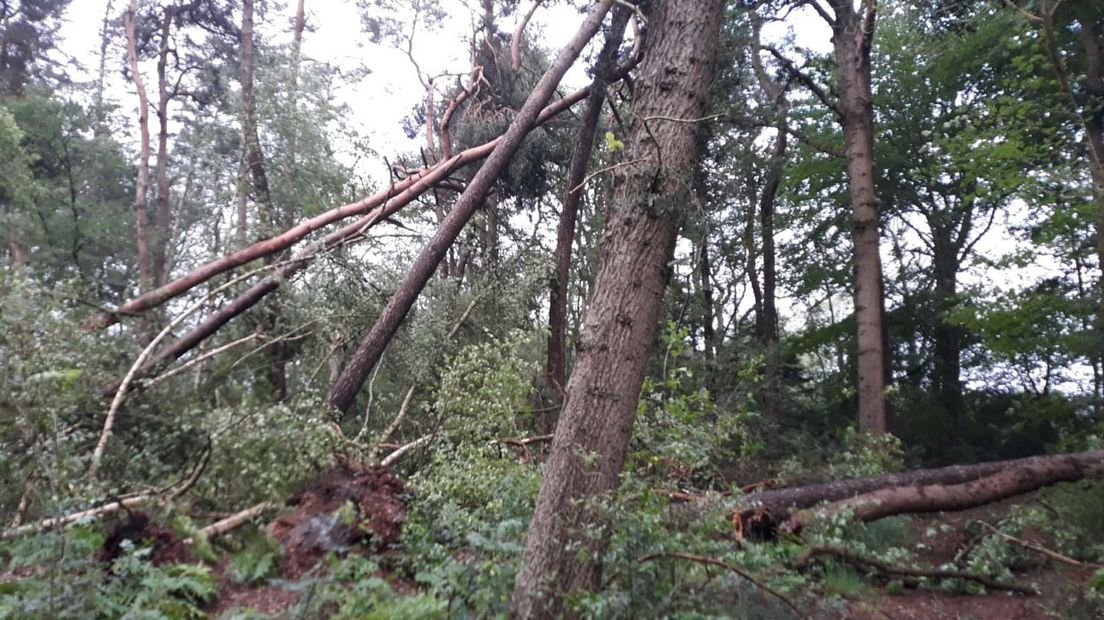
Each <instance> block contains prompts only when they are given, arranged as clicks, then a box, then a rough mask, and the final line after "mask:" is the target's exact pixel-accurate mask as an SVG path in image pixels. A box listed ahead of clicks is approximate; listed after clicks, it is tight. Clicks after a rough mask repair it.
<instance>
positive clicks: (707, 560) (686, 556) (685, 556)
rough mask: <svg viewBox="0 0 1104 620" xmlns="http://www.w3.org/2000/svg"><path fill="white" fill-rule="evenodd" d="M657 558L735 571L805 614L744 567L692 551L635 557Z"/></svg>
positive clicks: (640, 558) (643, 560)
mask: <svg viewBox="0 0 1104 620" xmlns="http://www.w3.org/2000/svg"><path fill="white" fill-rule="evenodd" d="M659 558H679V559H682V560H689V561H691V562H698V563H700V564H711V565H713V566H719V567H721V568H723V569H726V570H728V571H731V572H732V573H735V574H736V575H739V576H740V577H743V578H744V579H746V580H747V581H749V582H750V583H752V584H753V585H755V587H757V588H759V589H760V590H763V591H764V592H766V593H768V594H770V595H771V596H773V597H774V598H776V599H778V600H780V601H782V602H783V603H785V604H786V606H787V607H789V608H790V609H792V610H793V611H794V613H796V614H797V615H798V617H800V618H804V617H805V616H806V614H805V613H804V612H802V611H801V610H800V609H798V607H797V605H795V604H794V603H793V601H791V600H790V599H789V598H787V597H786V596H784V595H783V594H782V593H780V592H778V591H777V590H775V589H774V588H772V587H770V586H768V585H767V584H765V583H763V582H762V581H759V580H758V579H756V578H755V577H754V576H752V575H751V574H750V573H748V572H747V571H745V570H744V569H742V568H739V567H737V566H733V565H732V564H729V563H727V562H722V561H720V560H717V559H714V558H711V557H708V556H704V555H695V554H693V553H683V552H681V551H662V552H660V553H651V554H648V555H645V556H641V557H639V558H637V559H636V562H637V563H638V564H643V563H645V562H650V561H652V560H657V559H659Z"/></svg>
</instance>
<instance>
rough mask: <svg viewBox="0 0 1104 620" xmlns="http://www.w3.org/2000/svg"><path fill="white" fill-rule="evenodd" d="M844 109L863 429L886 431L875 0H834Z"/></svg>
mask: <svg viewBox="0 0 1104 620" xmlns="http://www.w3.org/2000/svg"><path fill="white" fill-rule="evenodd" d="M832 5H833V8H834V9H835V14H836V19H835V24H834V27H833V30H834V33H833V35H834V36H833V42H834V44H835V57H836V69H837V73H838V82H839V91H840V95H839V113H840V116H841V122H842V124H843V137H844V143H845V146H846V154H847V177H848V184H849V189H850V193H851V208H852V225H853V227H854V229H853V232H852V239H853V243H854V257H855V263H854V270H855V271H854V274H855V280H854V300H855V322H856V323H857V325H858V337H857V345H858V375H859V376H858V383H859V385H858V388H859V389H858V394H859V429H860V430H862V431H865V432H870V433H877V434H881V433H885V432H886V426H887V409H886V398H885V388H886V383H887V374H888V373H887V372H886V370H887V365H886V353H887V351H886V347H885V339H884V336H883V330H884V329H885V327H884V325H883V319H884V312H883V288H882V286H883V285H882V259H881V256H880V254H879V252H878V197H877V193H876V192H875V189H874V102H873V96H872V95H871V88H870V48H871V43H872V40H873V36H874V16H875V10H874V0H866V1H865V2H863V7H864V8H865V11H862V12H860V11H856V10H855V6H854V3H853V0H833V2H832Z"/></svg>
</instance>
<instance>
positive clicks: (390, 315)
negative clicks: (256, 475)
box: [327, 0, 611, 411]
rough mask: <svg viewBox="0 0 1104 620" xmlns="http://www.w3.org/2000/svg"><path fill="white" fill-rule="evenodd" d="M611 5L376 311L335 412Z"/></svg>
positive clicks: (352, 395) (351, 395)
mask: <svg viewBox="0 0 1104 620" xmlns="http://www.w3.org/2000/svg"><path fill="white" fill-rule="evenodd" d="M610 4H611V0H603V2H600V3H598V4H596V5H595V6H594V7H593V8H592V9H591V11H590V13H589V14H588V15H587V18H586V20H585V21H584V22H583V25H582V26H581V27H580V29H579V32H578V33H576V35H575V37H574V38H573V39H572V40H571V42H570V43H568V45H567V47H565V48H564V49H563V50H562V51H561V52H560V54H559V56H557V58H556V60H555V61H554V62H553V63H552V66H551V67H549V69H548V71H547V72H546V73H545V74H544V76H543V77H542V78H541V81H540V82H539V83H538V84H537V87H536V88H535V89H534V90H533V92H532V93H530V95H529V97H528V99H526V101H525V105H524V106H522V109H521V110H520V111H519V112H518V115H517V117H516V118H515V119H514V121H513V122H512V123H511V124H510V129H509V130H507V132H506V134H505V135H504V136H503V138H502V140H501V142H499V143H498V144H497V145H496V146H495V149H494V152H493V153H491V155H490V157H489V158H488V159H487V162H486V163H484V164H483V167H481V168H480V169H479V172H478V173H476V175H475V177H474V178H473V179H472V181H471V182H470V183H469V184H468V185H467V187H466V188H465V189H464V193H463V194H462V195H461V196H460V199H459V200H458V201H457V203H456V205H455V206H454V207H453V208H452V210H451V211H449V214H448V216H447V217H446V218H445V220H444V221H443V222H442V223H441V227H440V228H439V229H438V230H437V233H436V234H435V235H434V236H433V239H431V240H430V241H429V244H428V245H426V247H425V249H424V250H422V252H421V254H419V255H418V258H417V259H416V260H415V263H414V267H413V268H412V269H411V270H410V272H409V273H408V274H407V276H406V278H404V279H403V281H402V283H401V284H400V285H399V288H398V289H397V290H396V291H395V294H394V295H393V296H392V298H391V300H390V301H389V302H388V304H387V306H386V307H385V308H384V309H383V311H382V312H381V313H380V316H379V318H377V319H376V322H375V324H374V325H373V326H372V330H371V331H370V332H369V333H368V334H367V335H365V337H364V338H363V339H362V340H361V342H360V345H359V346H358V347H357V350H356V351H355V352H354V353H353V355H352V357H351V358H350V359H349V362H348V363H347V364H346V366H345V369H344V370H343V371H342V373H341V376H340V377H338V379H337V381H336V382H335V383H334V385H333V387H332V388H331V389H330V393H329V396H328V397H327V400H328V401H329V402H330V404H331V405H333V406H334V407H335V408H336V409H338V410H340V411H348V410H349V408H350V407H351V406H352V405H353V402H354V401H355V399H356V394H357V392H359V391H360V388H361V386H362V385H363V384H364V381H365V379H367V378H368V373H369V372H370V371H371V369H372V368H373V367H375V365H376V363H377V362H378V361H379V359H380V356H381V355H383V351H384V349H386V348H387V344H388V343H389V342H390V341H391V338H392V336H394V334H395V331H396V330H397V329H398V328H399V324H400V323H402V321H403V319H404V318H406V314H407V313H408V312H409V311H410V308H411V306H413V305H414V301H415V300H416V299H417V298H418V294H419V293H421V291H422V289H423V288H424V287H425V285H426V282H428V281H429V278H430V277H432V275H433V273H434V272H435V271H436V270H437V266H438V265H439V264H440V262H441V259H442V258H443V257H444V255H445V253H446V252H447V251H448V248H449V247H450V246H451V245H452V243H453V241H455V240H456V237H457V236H459V234H460V231H461V230H462V229H463V227H464V225H465V224H466V223H467V221H468V220H469V219H470V218H471V216H472V215H473V214H474V213H475V210H476V209H477V208H478V207H479V205H480V204H482V202H483V200H484V198H485V197H486V195H487V192H488V191H490V188H491V184H492V183H494V181H495V178H496V177H497V176H498V175H499V173H500V172H501V171H502V169H503V168H504V167H505V166H506V164H507V163H508V162H509V159H510V157H511V156H512V155H513V153H514V152H515V151H516V150H517V149H518V147H519V146H520V145H521V142H522V140H524V139H525V136H526V135H527V134H528V133H529V132H530V131H531V130H532V129H533V127H535V126H536V123H537V117H538V115H539V113H540V111H541V108H542V107H544V104H545V103H546V102H547V101H548V99H549V98H550V97H551V96H552V91H553V90H554V89H555V88H556V85H557V84H558V83H559V81H560V79H561V78H562V77H563V75H564V73H566V72H567V69H568V68H569V67H570V66H571V63H573V62H574V61H575V58H577V57H578V55H579V53H580V52H581V51H582V48H583V46H584V45H586V42H587V41H589V40H590V39H591V37H593V36H594V34H595V33H596V32H597V31H598V28H599V27H600V26H601V24H602V18H603V17H604V16H605V14H606V12H608V11H609V8H610Z"/></svg>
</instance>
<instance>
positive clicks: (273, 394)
mask: <svg viewBox="0 0 1104 620" xmlns="http://www.w3.org/2000/svg"><path fill="white" fill-rule="evenodd" d="M253 13H254V0H242V24H241V52H240V58H239V69H238V79H239V80H240V81H241V89H242V132H243V134H244V138H245V165H246V167H247V168H248V169H249V179H250V181H251V185H252V189H253V197H254V199H255V200H256V203H257V206H258V207H259V208H258V212H259V213H258V215H259V217H258V218H257V219H258V222H260V226H261V230H260V233H261V234H262V235H266V236H267V235H271V234H273V233H275V232H276V230H277V228H278V227H279V226H280V224H281V219H282V218H280V217H279V215H278V214H277V213H276V206H275V205H274V204H273V202H272V192H271V190H270V189H269V185H268V176H267V175H266V173H265V161H264V153H263V152H262V151H261V140H260V136H259V133H258V129H257V96H256V93H255V92H254V90H253V70H254V67H255V66H256V60H255V50H254V37H253ZM276 258H277V256H276V255H270V256H267V257H265V263H266V264H271V263H272V262H274V261H275V260H276ZM260 321H261V329H262V330H263V331H264V332H265V333H266V334H267V335H268V336H269V337H270V338H277V337H278V334H276V331H277V328H278V325H279V323H280V307H279V305H278V304H275V303H273V304H269V306H268V307H267V308H265V312H264V314H263V316H262V317H260ZM267 357H268V361H267V363H265V364H264V372H263V383H264V384H265V385H264V386H263V387H264V388H266V390H265V391H267V392H268V395H269V397H270V398H271V399H272V400H274V401H277V402H278V401H282V400H284V399H285V398H286V397H287V362H288V348H287V346H286V345H285V344H284V343H282V342H279V341H277V342H272V343H270V344H269V346H268V355H267Z"/></svg>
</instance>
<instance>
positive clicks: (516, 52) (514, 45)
mask: <svg viewBox="0 0 1104 620" xmlns="http://www.w3.org/2000/svg"><path fill="white" fill-rule="evenodd" d="M542 1H543V0H536V1H535V2H533V6H532V7H530V8H529V12H528V13H526V14H525V17H523V18H522V19H521V22H520V23H518V26H517V29H516V30H514V40H513V41H512V42H511V44H510V59H511V61H512V62H513V67H514V71H517V70H518V69H520V68H521V35H522V33H523V32H525V27H526V26H527V25H529V20H530V19H533V14H534V13H536V12H537V9H538V8H539V7H540V5H541V2H542Z"/></svg>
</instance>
